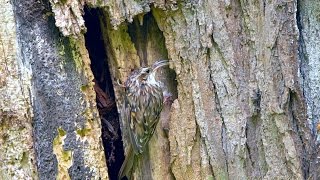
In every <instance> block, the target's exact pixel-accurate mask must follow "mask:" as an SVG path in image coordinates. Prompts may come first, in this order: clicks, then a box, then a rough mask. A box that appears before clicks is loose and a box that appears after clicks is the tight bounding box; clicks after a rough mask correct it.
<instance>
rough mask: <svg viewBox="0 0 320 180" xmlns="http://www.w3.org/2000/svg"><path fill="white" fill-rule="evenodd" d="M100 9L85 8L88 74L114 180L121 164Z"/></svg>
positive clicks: (119, 144)
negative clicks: (90, 72)
mask: <svg viewBox="0 0 320 180" xmlns="http://www.w3.org/2000/svg"><path fill="white" fill-rule="evenodd" d="M99 16H100V11H99V9H93V8H88V7H85V15H84V19H85V25H86V27H87V33H86V34H85V40H86V47H87V49H88V52H89V56H90V60H91V70H92V72H93V75H94V78H95V80H94V81H95V86H94V89H95V91H96V99H97V108H98V111H99V115H100V118H101V125H102V141H103V146H104V150H105V156H106V161H107V166H108V172H109V178H110V179H117V176H118V172H119V169H120V167H121V165H122V162H123V160H124V151H123V145H122V137H121V130H120V124H119V116H118V111H117V106H116V103H115V95H114V90H113V85H112V80H111V75H110V71H109V67H108V63H107V61H108V56H107V54H106V51H105V46H104V41H103V37H102V33H101V27H100V21H99Z"/></svg>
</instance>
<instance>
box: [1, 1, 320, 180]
mask: <svg viewBox="0 0 320 180" xmlns="http://www.w3.org/2000/svg"><path fill="white" fill-rule="evenodd" d="M12 3H13V2H12ZM2 4H5V2H2ZM50 4H51V7H52V12H54V19H55V24H56V26H57V27H58V28H59V30H60V32H61V33H62V34H63V35H65V36H68V35H69V37H62V36H61V34H59V33H58V32H57V29H56V28H55V27H54V25H53V19H52V18H53V16H51V15H52V14H51V13H50V10H48V8H47V4H42V3H39V2H38V1H28V2H24V1H19V0H17V1H14V3H13V5H15V6H16V8H15V9H14V10H12V5H10V4H8V5H7V6H6V7H4V10H5V11H6V13H4V15H2V14H0V27H6V28H8V27H7V26H8V25H7V24H8V22H9V23H10V22H11V23H13V21H14V20H13V19H14V18H13V13H12V11H13V12H14V13H15V18H16V27H17V31H16V32H17V33H16V34H17V37H15V36H16V35H15V33H11V34H8V32H6V31H5V30H4V31H3V28H1V31H0V35H1V36H0V40H1V41H0V42H8V41H11V42H17V43H16V44H15V43H12V44H13V45H10V43H8V44H9V45H2V47H3V48H1V44H0V50H1V49H3V52H0V55H1V56H0V57H1V59H0V62H1V63H2V64H5V65H4V66H2V67H0V68H5V69H1V76H0V99H4V98H5V99H9V100H8V101H7V102H10V103H11V104H5V103H3V104H1V103H0V113H2V114H0V117H1V119H0V128H2V127H5V129H6V131H3V130H1V131H0V135H1V136H0V140H1V141H0V143H1V147H0V148H1V149H2V148H3V147H4V148H7V149H8V150H7V152H10V150H12V149H14V148H15V147H16V146H15V145H11V144H10V143H20V142H21V144H23V146H22V147H23V148H22V149H19V150H18V151H17V152H16V153H15V154H13V155H10V153H9V154H8V155H7V153H5V154H3V153H2V151H0V157H1V158H7V159H8V158H11V157H13V156H14V157H18V158H16V159H15V161H14V162H13V164H14V166H12V167H11V166H9V168H6V165H7V164H8V163H9V160H7V161H1V162H0V167H1V169H0V173H2V174H6V175H7V174H10V172H12V171H14V169H16V168H18V167H20V166H23V167H24V168H22V170H21V173H22V174H24V175H25V176H27V175H26V174H28V177H34V176H35V174H38V176H39V178H40V179H54V178H56V177H58V178H66V177H67V178H71V179H78V178H80V179H81V178H86V177H90V178H92V177H94V178H99V177H101V178H102V179H104V178H107V174H106V167H105V166H106V165H105V159H104V158H105V157H104V155H103V148H102V147H101V140H100V121H99V120H98V114H97V110H96V105H95V95H94V91H93V82H92V80H93V76H92V72H91V71H90V67H89V65H90V59H89V57H88V52H87V50H86V47H85V42H84V38H83V34H82V33H83V32H84V31H85V30H86V27H85V24H84V20H83V17H82V15H84V10H83V9H84V5H85V4H87V5H88V6H89V7H91V8H93V7H99V9H98V10H96V11H98V15H99V18H100V24H101V30H102V34H97V36H101V38H102V39H103V41H104V44H105V49H106V54H107V62H108V65H109V68H110V74H111V76H112V80H113V85H114V90H115V97H116V100H117V106H118V110H119V113H120V116H121V107H122V99H123V88H122V87H121V86H119V85H117V83H116V82H117V80H119V81H120V82H124V81H125V80H126V78H127V76H128V75H129V73H130V71H131V70H132V69H134V68H136V67H139V66H145V65H150V64H151V63H153V62H154V61H156V60H158V59H170V60H172V61H171V64H170V69H169V68H167V69H164V70H163V71H162V72H161V74H160V76H159V78H161V79H162V80H163V81H164V84H165V85H166V87H167V91H168V92H170V93H172V95H173V99H175V100H174V102H173V104H172V106H171V107H170V106H166V107H165V109H164V111H163V113H162V116H161V120H160V123H159V125H158V127H157V131H156V133H155V135H154V136H153V138H152V139H151V141H150V143H149V144H150V145H149V151H148V152H147V155H146V157H144V158H143V160H142V161H141V162H140V163H139V164H138V167H137V168H136V169H135V173H134V177H135V178H136V179H150V177H152V178H153V179H213V178H214V179H308V178H313V179H317V178H319V175H318V174H317V172H319V164H318V162H317V153H318V147H317V146H316V141H315V137H316V135H317V132H316V126H317V123H318V120H319V112H320V111H319V108H318V106H319V105H318V104H319V103H318V101H320V100H319V97H318V94H319V88H318V86H319V84H320V83H319V68H320V67H318V66H319V49H320V47H319V42H318V41H319V38H318V31H319V12H320V11H319V8H320V4H319V3H318V2H317V1H316V0H312V1H306V0H299V1H298V2H297V1H276V0H274V1H245V0H240V1H229V0H211V1H210V0H209V1H206V0H199V1H196V2H195V1H186V2H181V1H179V2H176V1H174V0H172V1H157V2H151V1H148V0H145V1H133V0H122V1H119V0H111V1H95V0H88V1H85V0H79V1H75V0H63V1H62V0H61V1H58V0H50ZM21 7H23V8H21ZM0 10H2V8H0ZM2 16H3V17H2ZM3 18H5V19H9V20H8V21H2V19H3ZM126 21H127V22H126ZM128 22H129V23H128ZM6 23H7V24H6ZM11 26H12V25H11ZM11 26H9V28H10V27H11ZM4 29H5V28H4ZM11 29H13V28H11ZM3 36H5V38H3ZM10 39H12V40H10ZM17 49H20V50H21V52H18V50H17ZM15 52H16V53H15ZM8 53H12V55H11V56H10V55H9V56H8V55H6V54H8ZM14 54H18V55H14ZM15 56H17V57H15ZM7 57H9V58H7ZM8 62H10V63H8ZM6 64H10V66H8V65H6ZM6 67H10V68H11V69H13V70H12V71H13V72H9V71H8V69H9V68H6ZM19 72H21V74H19V76H18V77H17V76H16V75H15V73H19ZM30 76H32V79H30ZM4 77H6V78H4ZM28 77H29V78H28ZM9 78H12V80H11V79H10V81H9ZM24 79H25V80H24ZM175 79H176V80H175ZM8 82H10V83H11V84H10V83H8ZM10 88H15V89H17V88H18V89H21V90H19V91H12V90H10ZM28 89H29V90H28ZM8 90H9V91H8ZM14 92H17V93H18V94H15V93H14ZM7 96H8V98H7ZM30 99H31V100H32V103H30V101H31V100H30ZM15 101H19V102H20V101H21V102H24V103H25V104H22V105H21V106H17V105H18V104H19V103H14V102H15ZM4 102H5V101H4ZM12 102H13V103H12ZM30 104H32V108H31V107H30ZM3 109H4V110H3ZM11 112H13V113H14V114H15V115H14V116H12V113H11ZM2 117H4V118H2ZM12 118H14V119H15V121H17V122H19V123H18V125H19V127H20V126H21V125H22V126H23V127H24V128H23V130H21V131H23V132H25V133H19V134H18V135H17V137H16V134H15V132H16V130H15V129H14V128H16V125H15V124H8V122H10V123H12V122H15V121H12V120H10V121H9V120H6V119H12ZM31 119H33V129H32V128H31ZM123 123H124V122H121V127H122V134H123V137H124V140H123V141H124V145H125V147H127V143H128V141H127V135H126V128H125V127H126V126H125V124H123ZM24 124H25V125H24ZM10 128H13V129H12V130H11V129H10ZM32 130H33V136H34V138H33V141H32V139H31V137H30V136H27V134H31V131H32ZM19 132H20V129H19ZM2 134H4V136H3V135H2ZM6 134H7V135H6ZM21 134H24V135H23V136H22V135H21ZM3 137H10V138H15V139H17V141H16V140H15V141H14V142H13V141H12V140H10V141H8V139H10V138H5V139H7V140H2V139H4V138H3ZM1 138H2V139H1ZM32 143H33V147H34V149H35V153H33V150H32V149H31V148H30V146H32ZM3 145H5V146H3ZM24 152H28V154H24ZM19 159H20V161H19ZM21 159H24V161H23V163H22V160H21ZM34 159H36V164H37V166H36V167H37V171H38V172H36V171H35V169H36V168H35V166H34V164H33V162H32V161H34ZM16 161H17V162H16ZM3 162H4V163H3ZM26 164H27V165H26ZM28 169H30V170H28ZM8 172H9V173H8ZM2 174H0V175H2ZM2 176H3V175H2ZM0 177H1V176H0ZM10 177H19V176H18V175H16V174H11V175H10Z"/></svg>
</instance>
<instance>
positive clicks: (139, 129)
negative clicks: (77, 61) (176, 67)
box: [118, 60, 168, 179]
mask: <svg viewBox="0 0 320 180" xmlns="http://www.w3.org/2000/svg"><path fill="white" fill-rule="evenodd" d="M165 65H168V61H167V60H161V61H157V62H155V63H154V64H153V65H152V66H151V67H143V68H139V69H137V70H135V71H133V72H132V73H131V75H130V76H129V77H128V79H127V81H126V83H125V100H124V109H123V112H122V117H123V120H124V121H125V122H126V124H127V125H128V128H127V129H128V136H129V138H130V147H129V148H128V153H127V156H126V159H125V161H124V162H123V164H122V167H121V169H120V171H119V175H118V179H121V178H123V177H124V176H127V178H128V179H130V177H131V173H132V172H131V171H132V166H133V163H134V161H135V158H137V156H139V155H141V154H142V153H143V152H144V151H145V150H146V147H147V145H148V142H149V140H150V138H151V137H152V135H153V133H154V131H155V129H156V126H157V124H158V121H159V116H160V112H161V110H162V107H163V100H164V99H163V89H162V86H161V83H160V82H159V81H157V80H156V78H155V75H156V72H157V70H158V69H159V68H160V67H162V66H165Z"/></svg>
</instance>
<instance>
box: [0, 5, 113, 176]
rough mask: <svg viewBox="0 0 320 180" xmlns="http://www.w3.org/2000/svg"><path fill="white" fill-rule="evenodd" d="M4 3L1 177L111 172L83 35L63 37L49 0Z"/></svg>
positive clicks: (91, 174) (98, 174)
mask: <svg viewBox="0 0 320 180" xmlns="http://www.w3.org/2000/svg"><path fill="white" fill-rule="evenodd" d="M1 4H6V5H7V6H8V7H7V9H6V7H5V8H4V9H5V10H6V11H8V12H7V13H4V14H2V13H1V16H8V17H7V18H6V17H4V19H3V18H2V17H1V21H3V20H4V23H1V25H2V26H3V27H4V28H5V29H4V31H2V29H1V33H3V34H1V37H5V38H4V39H3V40H2V39H1V40H2V42H3V41H4V46H3V48H2V50H3V51H1V52H4V53H7V54H4V55H3V56H1V57H4V58H1V62H2V61H4V62H2V64H1V65H3V70H4V71H1V82H3V83H4V84H3V85H2V87H1V89H2V91H1V138H2V141H1V146H0V147H1V148H4V151H2V150H1V161H0V162H1V177H4V179H25V178H27V179H32V178H36V177H38V178H39V179H56V178H57V179H70V178H71V179H83V178H89V179H99V178H102V179H106V178H108V174H107V169H106V163H105V157H104V151H103V147H102V144H101V139H100V134H101V128H100V119H99V117H98V113H97V110H96V102H95V93H94V90H93V84H94V83H93V82H92V81H93V76H92V72H91V70H90V66H89V65H90V59H89V56H88V53H87V50H86V48H85V45H84V38H83V37H82V36H79V37H78V39H73V38H68V39H67V38H64V37H62V36H61V35H60V34H59V31H58V29H57V28H56V27H55V26H54V21H53V16H52V15H51V16H50V9H49V6H48V5H49V4H48V2H47V3H44V2H40V1H14V2H6V3H5V2H2V3H1ZM10 7H11V8H10ZM12 7H14V8H12ZM1 9H2V7H1ZM13 13H14V14H15V15H13ZM14 18H15V24H14V21H13V20H14ZM6 20H8V21H6ZM15 28H16V31H15V30H14V29H15ZM12 30H14V31H12ZM5 33H10V34H5ZM2 44H3V43H2ZM18 68H19V70H20V71H19V72H18V71H17V70H18ZM3 72H4V74H3ZM2 77H4V78H3V79H2ZM6 77H7V79H5V78H6ZM10 77H12V78H10ZM6 83H7V84H6ZM30 99H31V102H32V103H31V105H32V107H33V108H32V109H31V108H30V107H29V106H30ZM2 102H4V103H3V104H2ZM6 102H7V103H6ZM31 119H32V122H31ZM31 124H32V125H33V129H31ZM6 131H7V132H6ZM32 131H33V133H32ZM2 134H3V136H2ZM3 145H4V146H3ZM32 147H33V148H32ZM34 151H35V153H34ZM4 160H5V161H4ZM33 163H35V164H36V167H35V164H33ZM10 164H12V167H11V165H10ZM35 169H37V170H38V174H36V172H35ZM1 179H3V178H1Z"/></svg>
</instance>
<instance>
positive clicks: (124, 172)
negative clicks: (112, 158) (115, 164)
mask: <svg viewBox="0 0 320 180" xmlns="http://www.w3.org/2000/svg"><path fill="white" fill-rule="evenodd" d="M127 152H128V153H127V155H126V158H125V159H124V161H123V164H122V166H121V168H120V171H119V174H118V180H121V179H122V178H123V177H125V176H126V177H127V179H129V180H130V178H131V174H132V172H131V171H132V167H133V163H134V159H135V154H134V152H133V149H132V147H131V146H130V147H129V149H128V151H127Z"/></svg>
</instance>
